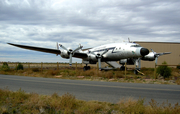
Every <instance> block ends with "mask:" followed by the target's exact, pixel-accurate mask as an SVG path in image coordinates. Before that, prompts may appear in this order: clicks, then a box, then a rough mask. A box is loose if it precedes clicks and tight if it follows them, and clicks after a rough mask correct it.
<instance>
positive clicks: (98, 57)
mask: <svg viewBox="0 0 180 114" xmlns="http://www.w3.org/2000/svg"><path fill="white" fill-rule="evenodd" d="M108 51H109V50H108V49H107V50H105V51H104V52H103V53H101V54H99V53H97V54H95V53H94V52H90V53H91V54H93V55H95V56H96V57H97V59H98V63H99V70H101V58H102V57H103V55H104V54H105V53H107V52H108Z"/></svg>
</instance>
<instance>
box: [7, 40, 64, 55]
mask: <svg viewBox="0 0 180 114" xmlns="http://www.w3.org/2000/svg"><path fill="white" fill-rule="evenodd" d="M7 44H9V45H13V46H16V47H19V48H24V49H29V50H34V51H41V52H45V53H52V54H61V51H60V50H58V49H49V48H42V47H34V46H26V45H19V44H12V43H7Z"/></svg>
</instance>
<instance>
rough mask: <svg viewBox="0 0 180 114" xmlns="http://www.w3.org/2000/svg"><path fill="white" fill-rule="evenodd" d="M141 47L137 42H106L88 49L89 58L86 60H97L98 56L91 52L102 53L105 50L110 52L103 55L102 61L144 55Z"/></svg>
mask: <svg viewBox="0 0 180 114" xmlns="http://www.w3.org/2000/svg"><path fill="white" fill-rule="evenodd" d="M141 49H142V47H141V46H140V45H138V44H136V43H112V44H106V45H102V46H98V47H95V48H92V49H90V50H89V51H86V53H88V58H86V60H88V61H89V60H92V61H97V57H96V56H95V55H93V54H91V52H93V53H95V54H102V53H103V52H104V51H105V50H108V52H107V53H105V54H104V55H103V57H102V61H118V60H120V59H127V58H139V57H142V55H141V52H140V50H141Z"/></svg>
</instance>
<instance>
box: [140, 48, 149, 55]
mask: <svg viewBox="0 0 180 114" xmlns="http://www.w3.org/2000/svg"><path fill="white" fill-rule="evenodd" d="M140 53H141V55H142V56H145V55H147V54H149V50H148V49H147V48H141V50H140Z"/></svg>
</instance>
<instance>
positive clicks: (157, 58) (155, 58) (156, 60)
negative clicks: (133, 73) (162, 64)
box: [155, 56, 158, 65]
mask: <svg viewBox="0 0 180 114" xmlns="http://www.w3.org/2000/svg"><path fill="white" fill-rule="evenodd" d="M157 60H158V56H157V57H156V58H155V64H156V65H157Z"/></svg>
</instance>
